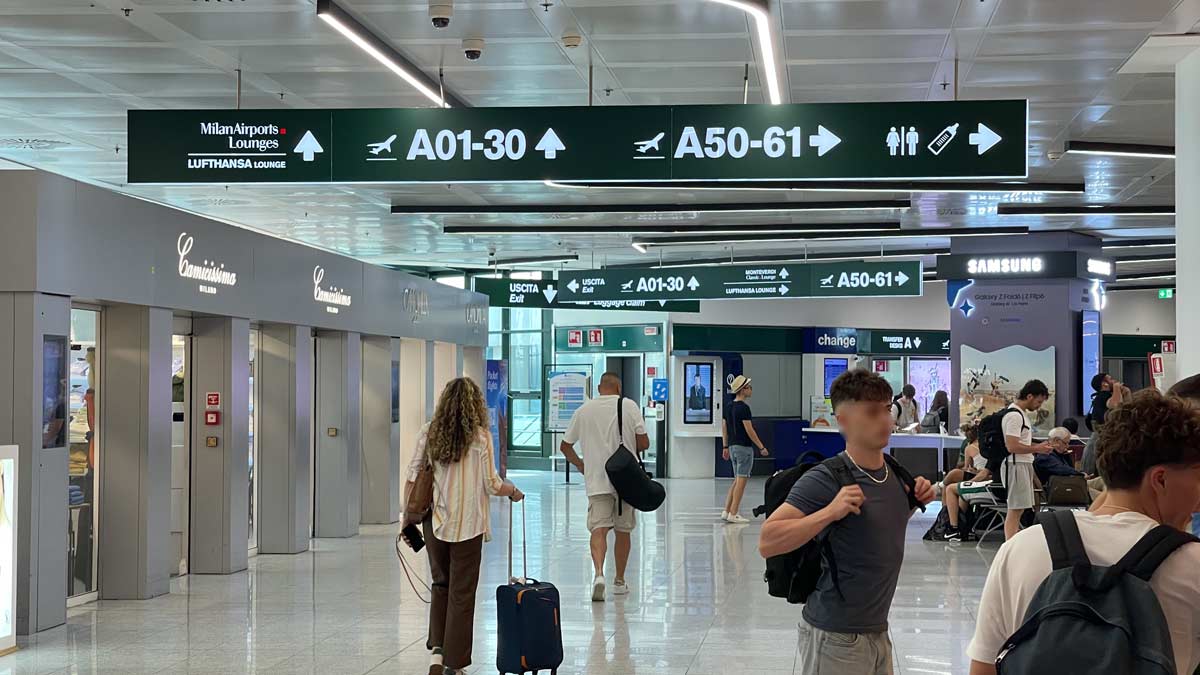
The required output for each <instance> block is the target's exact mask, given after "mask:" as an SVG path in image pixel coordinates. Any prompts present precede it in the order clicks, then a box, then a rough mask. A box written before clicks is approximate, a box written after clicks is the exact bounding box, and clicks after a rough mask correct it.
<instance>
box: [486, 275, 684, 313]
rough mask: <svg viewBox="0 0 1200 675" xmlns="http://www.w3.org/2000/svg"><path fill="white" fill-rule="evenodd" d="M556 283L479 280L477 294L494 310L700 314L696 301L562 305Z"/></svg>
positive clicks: (604, 302)
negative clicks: (482, 296)
mask: <svg viewBox="0 0 1200 675" xmlns="http://www.w3.org/2000/svg"><path fill="white" fill-rule="evenodd" d="M557 285H558V284H557V283H556V282H554V281H551V280H526V279H476V280H475V291H476V292H478V293H483V294H484V295H486V296H488V304H489V305H490V306H492V307H524V308H527V309H592V310H595V309H602V310H626V311H641V312H688V313H693V314H694V313H697V312H699V311H700V303H699V302H697V301H690V302H689V301H665V300H596V301H590V302H562V301H561V300H559V294H558V290H557V289H556V287H557Z"/></svg>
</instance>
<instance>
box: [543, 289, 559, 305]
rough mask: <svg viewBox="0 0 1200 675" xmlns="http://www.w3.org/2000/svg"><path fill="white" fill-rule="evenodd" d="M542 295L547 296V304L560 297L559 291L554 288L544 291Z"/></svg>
mask: <svg viewBox="0 0 1200 675" xmlns="http://www.w3.org/2000/svg"><path fill="white" fill-rule="evenodd" d="M542 295H544V296H546V302H550V303H552V302H554V298H556V297H557V296H558V291H556V290H554V287H553V286H548V287H546V288H544V289H542Z"/></svg>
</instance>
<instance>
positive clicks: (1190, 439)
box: [967, 391, 1200, 675]
mask: <svg viewBox="0 0 1200 675" xmlns="http://www.w3.org/2000/svg"><path fill="white" fill-rule="evenodd" d="M1099 445H1100V451H1099V456H1100V460H1099V465H1100V466H1099V468H1100V474H1101V475H1102V476H1103V477H1104V480H1105V482H1106V483H1107V484H1108V500H1107V501H1106V502H1105V503H1104V505H1103V506H1101V507H1100V508H1098V509H1097V510H1096V511H1095V512H1093V513H1088V512H1084V511H1076V512H1075V514H1074V515H1075V521H1076V523H1077V524H1078V526H1079V533H1080V536H1081V538H1082V539H1083V545H1084V549H1086V551H1087V555H1088V559H1089V561H1090V562H1091V564H1092V565H1101V566H1111V565H1113V564H1115V563H1116V562H1117V561H1118V560H1120V559H1121V557H1122V556H1124V555H1125V554H1126V553H1128V552H1129V550H1130V549H1132V548H1133V546H1134V544H1136V543H1137V541H1138V540H1139V539H1141V538H1142V536H1144V535H1145V534H1146V533H1147V532H1149V531H1150V530H1152V529H1154V528H1155V527H1156V526H1158V525H1160V524H1166V525H1172V526H1175V527H1178V528H1179V529H1182V530H1186V529H1187V524H1188V523H1190V522H1191V517H1192V512H1193V511H1196V510H1197V504H1200V410H1197V409H1196V408H1193V407H1191V406H1189V404H1188V403H1187V402H1185V401H1184V400H1182V399H1180V398H1178V397H1174V396H1167V397H1163V396H1162V395H1160V394H1159V393H1158V392H1155V391H1143V392H1140V393H1138V394H1136V395H1135V396H1134V397H1133V398H1132V400H1130V401H1128V402H1126V403H1125V405H1123V406H1121V407H1120V408H1117V409H1115V410H1110V411H1108V414H1107V415H1106V418H1105V422H1104V434H1103V435H1102V437H1101V438H1100V439H1099ZM1051 566H1052V565H1051V561H1050V552H1049V549H1048V548H1047V544H1046V537H1045V535H1044V534H1043V533H1042V527H1041V526H1040V525H1038V526H1035V527H1031V528H1029V529H1028V530H1025V531H1024V532H1021V533H1019V534H1017V535H1016V536H1015V537H1013V538H1012V539H1010V540H1009V541H1008V542H1007V543H1005V544H1004V546H1002V547H1001V548H1000V552H999V553H997V554H996V558H995V560H994V561H992V566H991V570H990V571H989V573H988V578H987V583H986V584H985V585H984V588H983V599H982V601H981V602H980V605H979V613H978V622H977V623H976V626H975V637H974V639H973V640H971V644H970V646H969V647H968V648H967V655H968V656H969V657H970V658H971V675H994V673H995V672H996V668H995V665H994V664H995V662H996V657H997V656H998V655H999V653H1000V650H1001V649H1002V648H1003V647H1004V645H1005V643H1006V641H1007V640H1008V638H1009V637H1010V636H1011V635H1013V634H1014V633H1016V632H1017V629H1018V628H1020V627H1021V625H1022V624H1023V623H1024V622H1025V614H1026V611H1027V609H1028V608H1029V604H1030V601H1031V600H1032V598H1033V596H1034V593H1035V592H1036V591H1037V589H1038V587H1039V586H1040V585H1041V584H1042V582H1043V581H1044V580H1045V579H1046V578H1047V577H1048V576H1050V572H1051ZM1197 569H1200V544H1195V543H1193V544H1185V545H1184V546H1183V547H1182V548H1180V549H1178V550H1176V551H1175V553H1174V554H1172V555H1171V556H1170V557H1169V558H1167V560H1166V561H1165V562H1164V563H1163V564H1162V565H1161V566H1160V567H1159V568H1158V571H1157V572H1156V573H1155V574H1154V576H1153V577H1152V578H1151V580H1150V587H1151V588H1152V589H1153V590H1154V594H1155V595H1156V596H1157V597H1158V602H1159V604H1160V605H1161V607H1162V610H1163V614H1164V616H1165V617H1166V620H1167V627H1168V629H1169V630H1170V632H1171V645H1172V647H1173V649H1174V652H1175V668H1176V670H1177V672H1178V673H1180V675H1191V674H1192V673H1193V672H1194V671H1195V669H1196V667H1197V665H1198V664H1200V584H1197V583H1196V570H1197ZM1067 648H1068V652H1069V645H1067Z"/></svg>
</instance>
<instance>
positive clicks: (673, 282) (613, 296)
mask: <svg viewBox="0 0 1200 675" xmlns="http://www.w3.org/2000/svg"><path fill="white" fill-rule="evenodd" d="M559 276H560V279H559V289H558V290H559V294H558V297H559V299H560V300H564V301H578V300H620V299H630V300H633V299H636V300H719V299H738V298H745V299H756V298H806V297H867V296H876V295H889V296H918V295H920V294H921V285H922V281H921V263H920V261H884V262H847V263H821V264H791V265H748V266H738V265H717V266H703V267H699V266H698V267H679V268H672V269H663V268H618V269H605V270H585V271H570V272H562V273H560V275H559Z"/></svg>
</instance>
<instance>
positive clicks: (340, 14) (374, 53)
mask: <svg viewBox="0 0 1200 675" xmlns="http://www.w3.org/2000/svg"><path fill="white" fill-rule="evenodd" d="M317 16H318V17H320V19H321V20H322V21H324V22H325V23H327V24H329V25H330V26H331V27H333V29H334V30H336V31H337V32H339V33H341V34H342V35H343V36H345V38H346V39H347V40H350V41H351V42H353V43H354V44H355V45H357V46H358V48H359V49H361V50H363V51H364V52H366V53H367V54H369V55H370V56H371V58H373V59H375V60H376V61H378V62H379V63H381V64H383V66H384V67H385V68H387V69H388V70H390V71H392V72H393V73H395V74H396V75H398V76H400V78H401V79H403V80H404V81H405V82H407V83H408V84H409V85H410V86H412V87H413V88H414V89H416V90H417V91H419V92H420V93H421V94H422V95H423V96H424V97H425V98H427V99H429V100H430V101H432V102H433V104H434V105H436V106H439V107H445V108H449V107H451V105H454V106H456V107H467V106H466V104H465V103H464V102H463V101H461V100H459V99H458V98H457V97H455V96H454V95H453V94H450V93H446V94H445V96H444V97H443V95H442V94H441V93H439V89H441V87H440V86H439V85H438V83H437V82H436V81H434V80H433V78H431V77H429V76H428V75H426V74H425V73H423V72H422V71H421V69H420V68H418V67H417V65H416V64H415V63H413V62H412V61H410V60H408V59H407V58H405V57H404V56H403V55H402V54H400V52H398V51H396V49H395V48H394V47H392V46H391V45H389V44H388V43H387V42H386V41H384V40H383V39H381V38H380V37H379V36H377V35H375V34H374V33H372V32H371V30H370V29H368V28H367V27H366V26H364V25H362V23H360V22H359V21H358V19H355V18H354V17H353V16H352V15H351V14H350V13H349V12H347V11H346V10H344V9H342V8H341V7H340V6H339V5H338V4H337V3H335V2H333V0H317Z"/></svg>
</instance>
